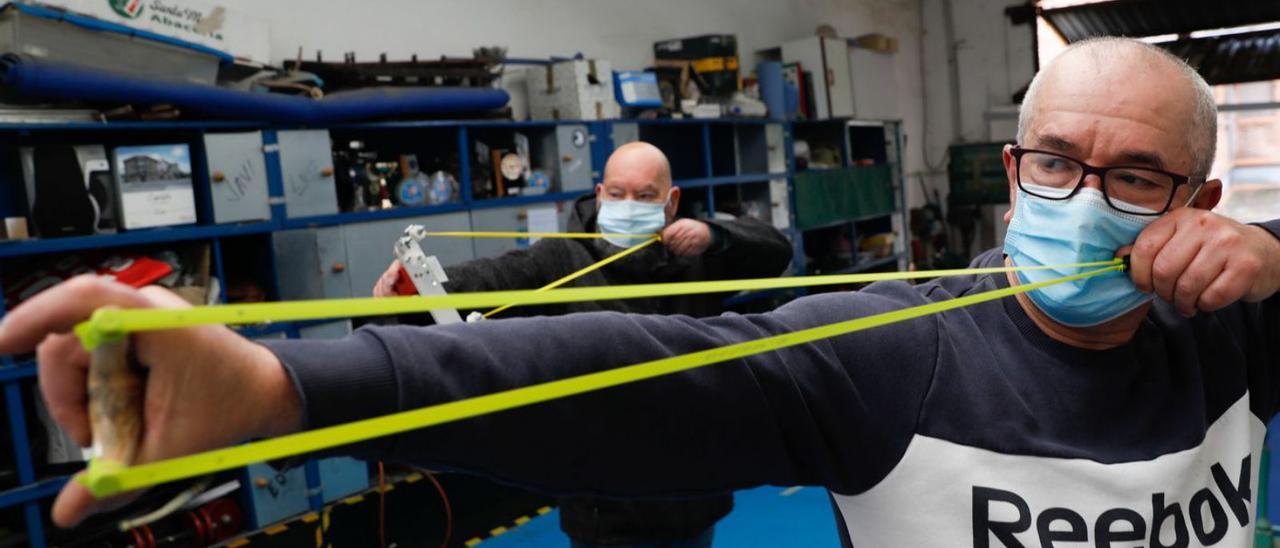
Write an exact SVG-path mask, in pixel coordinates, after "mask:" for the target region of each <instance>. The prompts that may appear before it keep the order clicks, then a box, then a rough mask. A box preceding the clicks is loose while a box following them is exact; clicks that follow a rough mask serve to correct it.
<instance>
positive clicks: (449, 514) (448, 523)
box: [415, 468, 453, 548]
mask: <svg viewBox="0 0 1280 548" xmlns="http://www.w3.org/2000/svg"><path fill="white" fill-rule="evenodd" d="M415 470H417V471H418V472H419V473H421V474H422V475H423V476H424V477H426V478H427V479H428V480H431V483H432V484H433V485H435V486H436V491H438V492H439V493H440V502H442V503H444V539H442V540H441V541H440V548H446V547H447V546H449V541H450V540H452V539H453V507H452V506H450V504H449V494H448V493H445V491H444V486H443V485H441V484H440V480H438V479H436V475H435V473H434V472H431V471H428V470H425V469H422V468H415Z"/></svg>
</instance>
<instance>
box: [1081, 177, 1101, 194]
mask: <svg viewBox="0 0 1280 548" xmlns="http://www.w3.org/2000/svg"><path fill="white" fill-rule="evenodd" d="M1083 185H1084V187H1085V188H1092V189H1094V190H1097V191H1098V192H1102V178H1101V177H1098V176H1097V174H1094V173H1090V174H1088V175H1085V176H1084V183H1083Z"/></svg>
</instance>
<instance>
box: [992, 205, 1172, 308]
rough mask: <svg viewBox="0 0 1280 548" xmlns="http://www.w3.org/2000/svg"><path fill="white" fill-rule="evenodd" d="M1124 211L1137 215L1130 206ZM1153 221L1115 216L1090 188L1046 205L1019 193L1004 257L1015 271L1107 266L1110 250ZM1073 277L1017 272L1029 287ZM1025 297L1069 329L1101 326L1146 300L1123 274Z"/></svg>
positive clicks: (1051, 272)
mask: <svg viewBox="0 0 1280 548" xmlns="http://www.w3.org/2000/svg"><path fill="white" fill-rule="evenodd" d="M1112 200H1115V198H1112ZM1126 208H1132V209H1133V210H1134V211H1141V210H1142V208H1138V207H1136V206H1133V205H1131V204H1126ZM1153 213H1154V212H1153ZM1156 218H1157V217H1155V216H1143V215H1131V214H1126V213H1124V212H1121V211H1116V210H1115V209H1114V208H1112V207H1111V206H1109V205H1107V202H1106V199H1105V198H1104V197H1103V196H1102V192H1101V191H1098V190H1095V189H1092V188H1081V189H1080V190H1079V192H1077V193H1076V195H1075V196H1072V197H1071V198H1070V199H1067V200H1047V199H1044V198H1040V197H1037V196H1032V195H1030V194H1027V193H1025V192H1023V191H1022V190H1021V189H1019V190H1018V203H1017V205H1016V206H1015V207H1014V213H1013V222H1011V223H1009V231H1008V234H1007V235H1006V236H1005V241H1004V252H1005V254H1006V255H1008V256H1009V258H1010V259H1012V260H1013V264H1014V265H1015V266H1043V265H1066V264H1075V263H1086V262H1094V261H1107V260H1110V259H1113V258H1115V254H1116V250H1118V249H1120V248H1121V247H1124V246H1126V245H1130V244H1132V243H1133V242H1134V241H1136V240H1137V239H1138V233H1140V232H1142V229H1144V228H1146V227H1147V225H1149V224H1151V223H1152V222H1153V221H1155V220H1156ZM1079 273H1080V271H1079V270H1077V269H1065V270H1058V269H1047V270H1031V271H1023V272H1018V279H1020V280H1021V281H1022V283H1024V284H1030V283H1036V282H1042V281H1045V280H1050V279H1054V278H1060V277H1063V276H1069V275H1071V274H1079ZM1027 295H1028V296H1029V297H1030V298H1031V301H1032V302H1034V303H1035V304H1036V307H1038V308H1039V309H1040V311H1041V312H1044V313H1045V315H1047V316H1049V317H1050V318H1052V319H1053V320H1054V321H1056V322H1058V323H1060V324H1063V325H1068V326H1073V327H1085V326H1091V325H1098V324H1102V323H1106V322H1108V321H1111V320H1113V319H1115V318H1118V317H1120V316H1121V315H1123V314H1124V313H1126V312H1129V311H1131V310H1133V309H1135V308H1138V307H1139V306H1142V305H1143V304H1144V303H1146V302H1148V301H1150V300H1151V296H1150V295H1148V294H1145V293H1142V292H1140V291H1138V288H1137V287H1135V286H1134V285H1133V281H1132V280H1130V279H1129V275H1128V274H1127V273H1124V272H1108V273H1106V274H1101V275H1098V276H1093V277H1091V278H1085V279H1083V280H1076V281H1073V282H1065V283H1060V284H1055V285H1051V286H1048V287H1044V288H1040V289H1036V290H1034V291H1031V292H1030V293H1028V294H1027Z"/></svg>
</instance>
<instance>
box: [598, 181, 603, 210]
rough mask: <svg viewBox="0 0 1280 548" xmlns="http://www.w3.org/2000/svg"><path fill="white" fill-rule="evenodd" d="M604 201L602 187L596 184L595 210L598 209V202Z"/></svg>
mask: <svg viewBox="0 0 1280 548" xmlns="http://www.w3.org/2000/svg"><path fill="white" fill-rule="evenodd" d="M603 199H604V185H602V184H600V183H596V209H600V201H601V200H603Z"/></svg>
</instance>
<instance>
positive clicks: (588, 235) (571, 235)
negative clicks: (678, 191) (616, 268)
mask: <svg viewBox="0 0 1280 548" xmlns="http://www.w3.org/2000/svg"><path fill="white" fill-rule="evenodd" d="M425 235H426V236H432V237H437V238H552V239H555V238H565V239H577V240H589V239H599V238H604V237H605V236H606V235H605V234H601V233H599V232H466V231H463V232H427V233H425ZM607 236H608V237H610V238H621V239H629V240H643V239H647V238H656V237H658V235H657V234H613V233H610V234H608V235H607Z"/></svg>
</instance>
